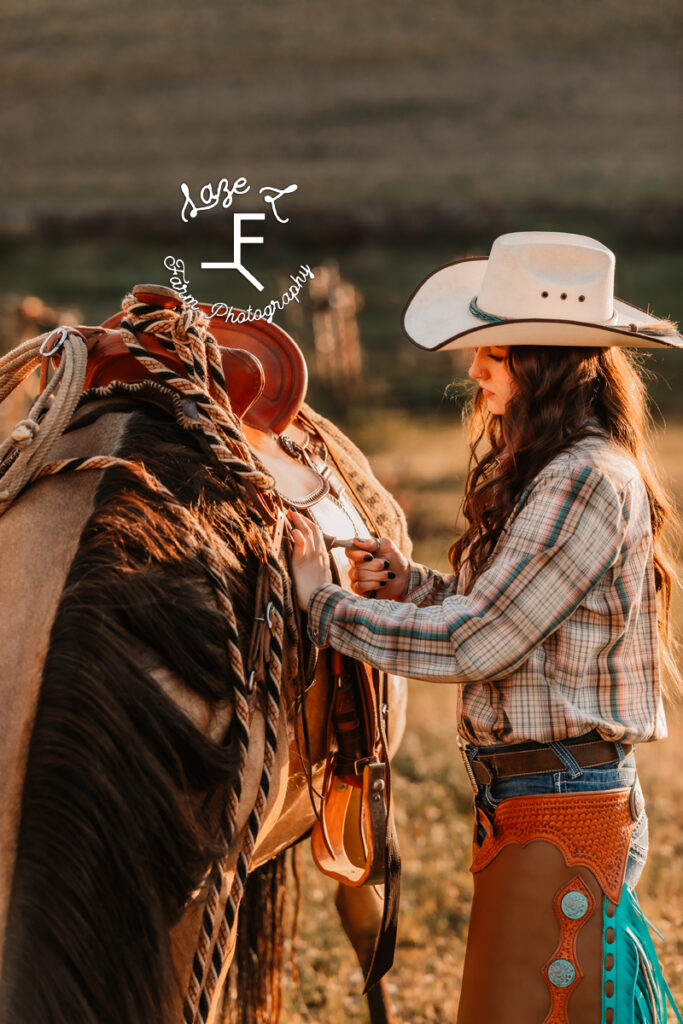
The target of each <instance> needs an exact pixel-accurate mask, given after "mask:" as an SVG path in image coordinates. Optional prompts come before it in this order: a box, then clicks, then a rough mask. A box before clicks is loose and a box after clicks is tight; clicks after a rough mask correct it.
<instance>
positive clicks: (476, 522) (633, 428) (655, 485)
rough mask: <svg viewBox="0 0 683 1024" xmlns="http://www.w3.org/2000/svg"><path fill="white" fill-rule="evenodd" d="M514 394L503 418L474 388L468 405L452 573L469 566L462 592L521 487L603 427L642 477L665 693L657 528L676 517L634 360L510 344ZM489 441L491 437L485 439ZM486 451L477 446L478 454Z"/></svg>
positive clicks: (666, 628) (668, 647)
mask: <svg viewBox="0 0 683 1024" xmlns="http://www.w3.org/2000/svg"><path fill="white" fill-rule="evenodd" d="M507 365H508V368H509V371H510V373H511V375H512V377H513V380H514V388H513V395H512V397H511V399H510V401H509V402H508V403H507V407H506V409H505V412H504V414H503V415H493V414H491V413H489V412H488V410H487V406H486V400H485V398H484V396H483V395H482V392H481V390H479V391H478V392H477V394H476V396H475V397H474V400H473V402H472V406H471V413H472V415H471V419H470V446H471V457H470V465H469V469H468V474H467V481H466V484H465V495H464V498H463V506H462V511H463V514H464V518H465V520H466V523H467V526H466V529H465V531H464V532H463V533H462V535H461V536H460V537H458V538H457V540H456V541H455V542H454V543H453V544H452V546H451V548H450V550H449V553H448V554H449V559H450V562H451V565H452V567H453V571H454V572H455V573H456V574H457V573H459V572H460V570H461V569H463V568H466V570H467V571H466V573H465V579H466V586H465V589H466V590H468V591H469V590H470V589H471V587H472V584H473V583H474V581H475V580H476V579H477V577H478V576H479V575H480V574H481V573H482V572H483V571H484V569H485V568H486V567H487V566H488V565H489V563H490V561H491V557H492V555H493V551H494V548H495V546H496V544H497V542H498V539H499V538H500V535H501V533H502V531H503V527H504V525H505V521H506V520H507V519H508V517H509V516H510V514H511V513H512V511H513V509H514V507H515V505H516V503H517V501H518V500H519V498H520V497H521V495H522V493H523V491H524V489H525V488H526V487H527V485H528V484H529V483H530V482H531V480H532V479H533V478H534V477H535V476H536V474H537V473H538V472H539V471H540V470H541V469H542V468H543V466H545V465H546V464H547V463H548V462H550V460H551V459H552V458H554V456H555V455H557V454H558V453H559V452H561V451H562V450H563V449H565V448H567V447H568V446H569V445H571V444H573V443H574V442H576V441H579V440H581V439H582V438H585V437H590V436H592V435H596V434H598V433H601V432H602V431H606V432H607V434H608V436H609V437H610V438H611V439H612V440H613V441H614V442H615V443H616V444H618V445H620V446H621V447H622V448H624V449H625V450H626V451H627V452H628V453H629V454H630V455H631V457H632V458H633V461H634V462H635V464H636V465H637V467H638V469H639V471H640V474H641V476H642V478H643V481H644V483H645V487H646V490H647V495H648V499H649V503H650V517H651V521H652V535H653V539H654V573H655V587H656V590H657V595H658V611H659V633H660V654H661V661H662V666H663V669H664V676H665V678H667V679H668V681H669V685H668V687H667V689H668V690H669V691H671V690H672V689H676V690H680V689H681V688H682V687H683V680H682V678H681V673H680V670H679V669H678V667H677V664H676V659H675V657H674V644H675V641H674V639H673V636H672V632H671V626H670V616H669V611H670V605H671V592H672V586H673V582H674V580H675V573H674V569H673V558H672V556H671V555H670V554H669V553H668V551H667V548H666V546H665V542H664V538H663V536H662V531H663V528H664V525H665V523H666V522H667V521H672V520H673V521H674V522H676V521H677V516H676V512H675V509H674V506H673V503H672V501H671V499H670V498H669V497H668V495H667V493H666V491H665V489H664V487H663V486H662V484H661V483H660V481H659V479H658V477H657V474H656V471H655V469H654V468H653V463H652V461H651V459H650V457H649V452H648V448H649V445H648V441H647V438H648V435H649V433H650V427H651V420H650V414H649V411H648V404H647V399H646V388H645V383H644V380H643V376H642V373H641V371H640V368H639V363H638V358H637V356H634V355H633V354H632V353H631V352H630V351H628V352H627V351H625V350H624V349H619V348H583V347H582V348H579V347H576V348H564V347H563V348H560V347H558V348H547V347H545V346H532V345H526V346H523V345H519V346H511V347H510V349H509V352H508V356H507ZM487 442H488V443H487ZM482 449H483V451H482Z"/></svg>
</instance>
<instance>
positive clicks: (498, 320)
mask: <svg viewBox="0 0 683 1024" xmlns="http://www.w3.org/2000/svg"><path fill="white" fill-rule="evenodd" d="M477 298H478V296H476V295H475V296H474V298H473V299H472V301H471V302H470V313H471V314H472V316H476V317H478V319H479V320H484V321H486V323H489V324H505V323H509V322H510V317H507V316H495V314H494V313H487V312H486V310H484V309H480V308H479V306H478V305H477ZM516 319H517V318H516ZM530 319H532V320H534V319H536V317H530ZM539 319H540V318H539ZM618 319H619V314H618V313H617V311H616V309H615V310H614V312H613V313H612V315H611V317H610V318H609V319H608V320H599V321H595V322H596V323H597V324H599V325H600V326H601V327H608V326H609V325H610V324H615V323H616V322H617V320H618ZM584 322H585V323H591V322H592V321H590V320H586V321H584Z"/></svg>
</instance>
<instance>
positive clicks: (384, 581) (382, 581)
mask: <svg viewBox="0 0 683 1024" xmlns="http://www.w3.org/2000/svg"><path fill="white" fill-rule="evenodd" d="M379 585H380V587H386V585H387V581H386V580H380V581H379Z"/></svg>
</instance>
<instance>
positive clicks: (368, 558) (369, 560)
mask: <svg viewBox="0 0 683 1024" xmlns="http://www.w3.org/2000/svg"><path fill="white" fill-rule="evenodd" d="M363 561H364V562H371V561H372V555H363Z"/></svg>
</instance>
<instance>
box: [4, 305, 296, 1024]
mask: <svg viewBox="0 0 683 1024" xmlns="http://www.w3.org/2000/svg"><path fill="white" fill-rule="evenodd" d="M123 310H124V314H125V315H124V319H123V322H122V324H121V327H120V330H121V336H122V339H123V341H124V342H125V344H126V346H127V348H128V350H129V352H130V353H131V355H133V356H134V357H135V358H136V359H138V360H139V361H140V362H141V363H142V365H143V366H144V367H145V369H146V370H147V371H148V372H149V373H150V374H151V375H152V377H153V378H154V379H156V380H157V381H158V382H159V383H161V384H162V385H165V386H166V387H170V388H172V389H173V390H174V391H175V392H178V393H180V394H181V395H182V396H183V397H184V398H187V399H189V400H190V401H192V402H193V403H194V405H195V406H196V408H197V411H198V416H199V428H200V429H201V432H202V434H203V435H204V437H205V438H206V440H207V442H208V444H209V446H210V448H211V451H212V452H213V454H214V456H215V457H216V459H217V460H218V462H219V463H220V464H221V465H222V466H223V467H224V468H225V469H226V470H227V471H228V472H229V473H230V474H231V475H233V477H234V478H235V480H236V482H237V484H238V487H240V489H241V490H242V491H243V492H244V493H245V496H246V497H247V498H249V497H251V494H253V491H254V490H255V491H256V492H257V493H258V494H259V495H260V496H261V498H262V500H263V499H265V501H266V503H267V504H269V505H270V510H271V511H272V513H273V518H277V517H278V516H279V515H281V513H280V511H279V508H280V504H279V501H278V499H277V497H276V491H275V486H274V481H273V478H272V477H271V476H270V474H269V473H268V472H267V471H266V470H265V467H263V466H262V465H261V464H260V463H259V462H258V461H257V460H256V459H255V457H254V455H253V454H252V452H251V450H250V448H249V445H248V442H247V440H246V438H245V436H244V434H243V432H242V430H241V428H240V424H239V421H238V419H237V417H236V416H235V415H234V413H233V411H232V408H231V405H230V400H229V397H228V392H227V386H226V381H225V375H224V373H223V366H222V360H221V356H220V350H219V348H218V345H217V343H216V340H215V338H214V337H213V335H212V334H211V333H210V331H209V329H208V327H209V324H208V320H207V319H206V317H204V315H203V314H202V313H201V311H200V310H195V309H192V308H190V307H188V306H187V305H184V304H183V305H181V306H180V307H177V308H175V309H172V310H168V309H159V308H157V307H155V306H149V305H145V304H143V303H141V302H139V301H138V300H137V299H136V298H135V296H133V295H127V296H126V298H125V299H124V301H123ZM140 332H145V333H147V334H151V335H154V337H155V338H156V339H157V340H158V341H159V343H160V344H161V345H162V347H163V348H164V349H166V351H168V352H169V353H171V354H173V355H175V356H176V357H177V358H179V359H180V360H181V362H182V365H183V367H184V370H185V373H186V374H187V376H186V377H185V376H178V375H177V373H175V372H174V371H173V370H170V369H169V368H168V367H167V366H166V365H165V364H164V363H162V362H160V361H159V360H158V359H156V358H155V357H154V356H152V355H151V354H150V352H149V351H148V350H147V349H146V348H144V347H143V345H142V344H141V343H140V341H139V340H138V337H137V334H138V333H140ZM47 337H48V335H42V336H41V337H40V338H36V339H33V340H32V341H30V342H26V343H25V344H24V345H21V346H19V347H18V348H17V349H15V350H13V351H12V352H10V353H9V354H8V355H7V356H5V357H4V358H3V359H2V360H0V401H1V400H2V399H3V398H5V397H6V396H7V395H8V394H9V393H10V392H11V391H12V390H14V388H15V387H16V386H17V385H18V384H19V383H20V382H21V381H22V380H24V379H25V377H26V376H27V375H28V374H29V373H31V372H32V371H33V370H34V369H35V368H36V367H37V366H38V365H39V363H40V360H41V351H40V349H41V345H42V344H43V342H44V341H45V340H46V338H47ZM86 361H87V348H86V345H85V342H84V341H83V339H82V338H81V336H80V335H79V334H78V333H77V332H75V331H69V332H68V334H66V333H65V340H64V343H63V349H62V355H61V359H60V364H59V367H58V369H57V370H56V371H55V373H54V375H53V377H52V379H51V380H50V382H49V384H48V385H47V387H46V389H45V391H44V392H43V394H42V395H41V396H39V399H38V400H37V401H36V403H34V406H33V407H32V408H31V413H30V415H29V418H27V419H26V420H24V421H22V423H20V424H18V425H17V427H15V429H14V431H13V432H12V435H11V436H10V438H8V439H7V441H6V442H5V443H4V444H3V445H2V446H0V472H3V470H4V472H3V475H2V477H0V487H2V488H4V490H3V491H2V493H0V514H1V513H2V511H4V509H5V508H6V507H8V505H9V504H10V503H11V501H12V500H14V498H15V497H16V495H17V494H18V493H19V492H20V491H21V490H22V489H23V488H24V487H25V486H26V485H27V484H28V483H30V482H31V480H34V479H39V478H44V477H46V476H50V475H54V474H56V473H61V472H83V471H86V470H91V469H97V470H105V469H109V468H114V467H118V468H122V469H125V470H127V471H128V472H130V473H132V474H134V475H135V476H136V478H138V479H140V480H141V481H142V482H144V483H145V485H146V486H147V487H148V488H149V489H150V490H151V491H152V492H153V493H155V494H158V495H159V496H160V497H163V499H164V500H165V501H166V502H168V503H170V504H171V506H172V509H173V513H174V515H176V516H177V517H179V518H180V519H181V520H182V521H187V520H189V519H191V514H190V513H189V511H188V510H187V509H185V508H184V507H183V506H182V505H181V504H180V503H179V502H178V501H177V499H176V498H175V496H174V495H173V494H172V493H171V492H170V491H169V490H168V489H167V488H166V487H165V486H164V485H163V484H162V483H161V481H160V480H159V479H158V478H156V477H155V476H153V475H151V474H150V473H148V471H147V470H146V468H145V467H144V465H143V464H142V463H140V462H136V461H134V460H130V459H123V458H118V457H116V456H110V455H94V456H89V457H86V456H83V457H74V458H69V459H61V460H56V461H53V462H46V461H45V460H46V457H47V455H48V454H49V451H50V449H51V448H52V445H53V444H54V442H55V441H56V440H57V438H58V437H59V436H61V434H62V433H63V431H64V429H65V427H66V425H67V424H68V422H69V420H70V419H71V416H72V414H73V412H74V409H75V407H76V405H77V403H78V400H79V399H80V396H81V393H82V390H83V383H84V380H85V369H86ZM39 420H40V422H39ZM3 459H4V466H1V463H2V460H3ZM250 488H251V493H250ZM263 533H264V540H265V541H266V549H267V550H268V551H269V553H268V555H267V557H266V561H265V563H264V564H263V566H262V571H263V572H264V573H265V574H266V578H267V588H266V594H267V598H268V601H269V609H270V615H269V619H270V621H269V623H268V625H269V627H270V630H271V635H270V645H269V647H270V653H269V657H268V660H267V663H266V665H265V671H264V677H263V679H261V680H258V681H257V687H256V689H255V692H253V693H250V686H249V683H248V679H249V676H250V672H249V671H248V670H247V666H246V665H245V659H244V655H243V654H242V649H241V646H240V635H239V629H238V623H237V618H236V615H235V610H234V608H233V605H232V600H231V597H230V593H229V591H228V590H227V588H226V586H225V584H224V577H223V570H224V566H223V565H222V564H221V562H220V560H219V559H218V556H217V555H216V553H215V552H214V550H213V548H212V547H211V545H210V544H209V542H208V538H207V542H206V543H205V544H204V545H202V547H201V553H202V556H203V561H204V564H205V566H206V568H207V572H208V575H209V579H210V582H211V584H212V589H213V592H214V594H215V597H216V601H217V604H218V607H219V610H220V611H221V612H222V614H223V617H224V621H225V624H226V637H225V643H226V652H227V656H228V664H229V679H230V685H231V690H232V697H233V702H234V717H233V722H232V725H231V734H232V735H234V737H235V740H236V743H237V749H238V769H237V772H236V776H235V779H234V781H233V783H232V785H231V787H230V790H229V792H228V793H227V795H226V820H225V821H224V822H223V830H224V834H225V839H226V843H227V845H228V846H229V845H230V844H231V843H232V842H233V841H234V840H235V838H236V835H235V831H236V825H237V821H238V811H239V808H240V801H241V797H242V789H243V781H244V774H245V771H246V768H247V764H248V757H249V744H250V729H251V717H252V713H253V711H252V709H253V707H255V706H256V705H257V703H260V704H262V705H263V706H264V707H265V747H264V756H263V764H262V768H261V775H260V779H259V786H258V791H257V795H256V798H255V801H254V804H253V806H252V807H251V808H249V809H248V810H249V814H248V820H247V825H246V827H245V830H244V833H243V836H242V842H241V846H240V850H239V853H238V857H237V866H236V869H235V871H234V875H233V876H232V883H231V885H230V888H229V891H228V890H227V884H228V879H229V878H230V872H229V870H228V859H227V858H226V859H225V861H223V862H222V863H221V864H217V865H214V867H213V869H212V870H211V871H210V872H209V875H208V878H207V880H206V882H205V886H204V891H205V892H206V903H205V909H204V914H203V919H202V927H201V931H200V937H199V942H198V947H197V951H196V953H195V956H194V959H193V965H192V972H191V976H190V981H189V985H188V990H187V993H186V997H185V1002H184V1007H183V1016H184V1020H185V1021H186V1022H187V1024H205V1022H206V1020H207V1017H208V1015H209V1012H210V1007H211V1001H212V998H213V997H214V995H215V993H216V987H217V985H218V982H219V979H220V978H221V976H222V974H223V971H224V968H225V967H226V962H227V959H228V956H229V944H230V935H231V932H232V929H233V927H234V925H235V922H236V919H237V912H238V910H239V905H240V902H241V899H242V895H243V893H244V886H245V883H246V878H247V874H248V871H249V866H250V863H251V859H252V856H253V851H254V848H255V845H256V840H257V837H258V833H259V831H260V827H261V823H262V819H263V814H264V811H265V807H266V804H267V800H268V795H269V792H270V780H271V775H272V770H273V766H274V764H275V754H276V746H277V728H278V721H279V718H280V705H281V684H282V657H283V640H284V631H285V600H284V586H285V583H284V578H283V570H282V567H281V565H280V563H279V561H278V557H277V556H278V551H276V550H275V549H274V545H273V543H272V538H271V537H270V536H269V534H268V532H267V528H266V527H265V526H264V527H263ZM222 908H224V909H222Z"/></svg>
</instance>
